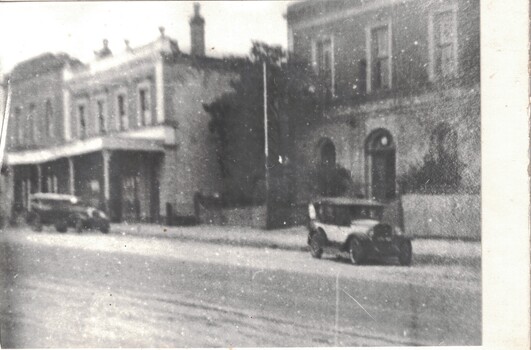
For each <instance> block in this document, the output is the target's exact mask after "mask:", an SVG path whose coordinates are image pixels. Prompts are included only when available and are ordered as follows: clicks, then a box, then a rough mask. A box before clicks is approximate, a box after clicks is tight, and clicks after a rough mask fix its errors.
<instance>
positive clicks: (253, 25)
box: [0, 1, 289, 73]
mask: <svg viewBox="0 0 531 350" xmlns="http://www.w3.org/2000/svg"><path fill="white" fill-rule="evenodd" d="M198 2H199V3H200V4H201V14H202V15H203V17H204V19H205V43H206V53H207V55H209V56H217V57H219V56H224V55H233V54H236V55H246V54H248V52H249V49H250V47H251V41H252V40H260V41H265V42H267V43H269V44H276V45H281V46H282V47H284V48H286V46H287V24H286V20H285V19H284V17H283V15H284V14H285V13H286V9H287V5H288V3H289V1H198ZM192 14H193V2H192V1H175V2H171V1H160V2H159V1H101V2H31V3H23V2H17V3H0V43H1V49H0V72H3V73H7V72H9V71H10V70H11V69H12V68H13V67H14V65H16V64H17V63H18V62H21V61H23V60H26V59H28V58H32V57H34V56H37V55H39V54H41V53H44V52H52V53H58V52H66V53H68V54H70V55H72V56H74V57H76V58H78V59H80V60H81V61H83V62H85V63H87V62H90V61H91V60H92V59H93V57H94V53H93V52H94V50H97V49H100V48H101V47H102V40H103V39H104V38H106V39H108V40H109V47H110V49H111V50H112V51H113V52H114V53H118V52H121V51H123V50H124V49H125V44H124V39H128V40H129V41H130V45H131V46H132V47H136V46H140V45H143V44H145V43H148V42H151V41H153V40H155V39H156V38H157V37H158V36H159V35H160V33H159V29H158V28H159V27H160V26H163V27H165V30H166V35H168V36H170V37H171V38H173V39H176V40H177V41H178V44H179V48H180V49H181V50H182V51H184V52H189V48H190V27H189V24H188V20H189V18H190V16H191V15H192Z"/></svg>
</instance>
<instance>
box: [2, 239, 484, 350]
mask: <svg viewBox="0 0 531 350" xmlns="http://www.w3.org/2000/svg"><path fill="white" fill-rule="evenodd" d="M0 264H1V266H0V268H1V269H0V283H1V285H0V286H1V287H2V291H3V293H2V295H1V296H0V303H1V304H0V316H1V320H0V330H1V334H0V335H1V342H2V347H9V348H19V347H31V348H40V347H54V348H55V347H258V346H268V347H271V346H333V345H338V346H364V345H371V346H375V345H479V344H480V343H481V281H480V267H479V266H470V265H466V266H462V265H429V264H417V265H414V266H412V267H409V268H407V267H401V266H393V265H389V264H386V265H384V264H373V265H367V266H351V265H349V264H347V263H346V262H344V261H338V260H336V259H335V258H328V259H322V260H313V259H311V257H310V256H309V254H308V253H304V252H293V251H282V250H274V249H266V248H249V247H232V246H228V245H214V244H208V243H200V242H189V241H188V242H181V241H178V240H169V239H158V238H142V237H130V236H120V235H118V234H111V235H101V234H98V233H86V234H83V235H75V234H63V235H61V234H57V233H54V232H51V231H50V232H43V233H32V232H29V231H27V232H26V231H16V232H10V231H6V232H2V233H0ZM336 317H337V321H338V322H337V327H336Z"/></svg>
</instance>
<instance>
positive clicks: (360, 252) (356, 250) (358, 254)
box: [348, 238, 365, 265]
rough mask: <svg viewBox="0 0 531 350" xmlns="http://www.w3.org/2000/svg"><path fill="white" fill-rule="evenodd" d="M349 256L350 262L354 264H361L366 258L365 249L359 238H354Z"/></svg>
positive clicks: (349, 249)
mask: <svg viewBox="0 0 531 350" xmlns="http://www.w3.org/2000/svg"><path fill="white" fill-rule="evenodd" d="M348 256H349V258H350V262H351V263H352V264H354V265H359V264H361V263H363V261H364V260H365V250H364V249H363V246H362V244H361V242H360V241H359V240H357V239H356V238H352V239H351V240H350V243H349V247H348Z"/></svg>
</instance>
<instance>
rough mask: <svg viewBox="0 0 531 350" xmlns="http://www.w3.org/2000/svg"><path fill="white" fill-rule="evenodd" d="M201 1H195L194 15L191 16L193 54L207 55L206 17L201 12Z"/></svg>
mask: <svg viewBox="0 0 531 350" xmlns="http://www.w3.org/2000/svg"><path fill="white" fill-rule="evenodd" d="M199 10H200V5H199V3H197V2H196V3H194V16H193V17H192V18H190V37H191V44H192V48H191V54H192V56H204V55H205V19H204V18H203V17H202V16H201V14H200V13H199Z"/></svg>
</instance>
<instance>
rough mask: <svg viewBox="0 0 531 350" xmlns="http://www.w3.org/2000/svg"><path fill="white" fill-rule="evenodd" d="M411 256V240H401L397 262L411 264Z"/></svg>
mask: <svg viewBox="0 0 531 350" xmlns="http://www.w3.org/2000/svg"><path fill="white" fill-rule="evenodd" d="M412 258H413V249H412V247H411V241H410V240H407V241H403V242H402V243H400V252H399V253H398V262H400V265H402V266H409V265H411V260H412Z"/></svg>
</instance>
